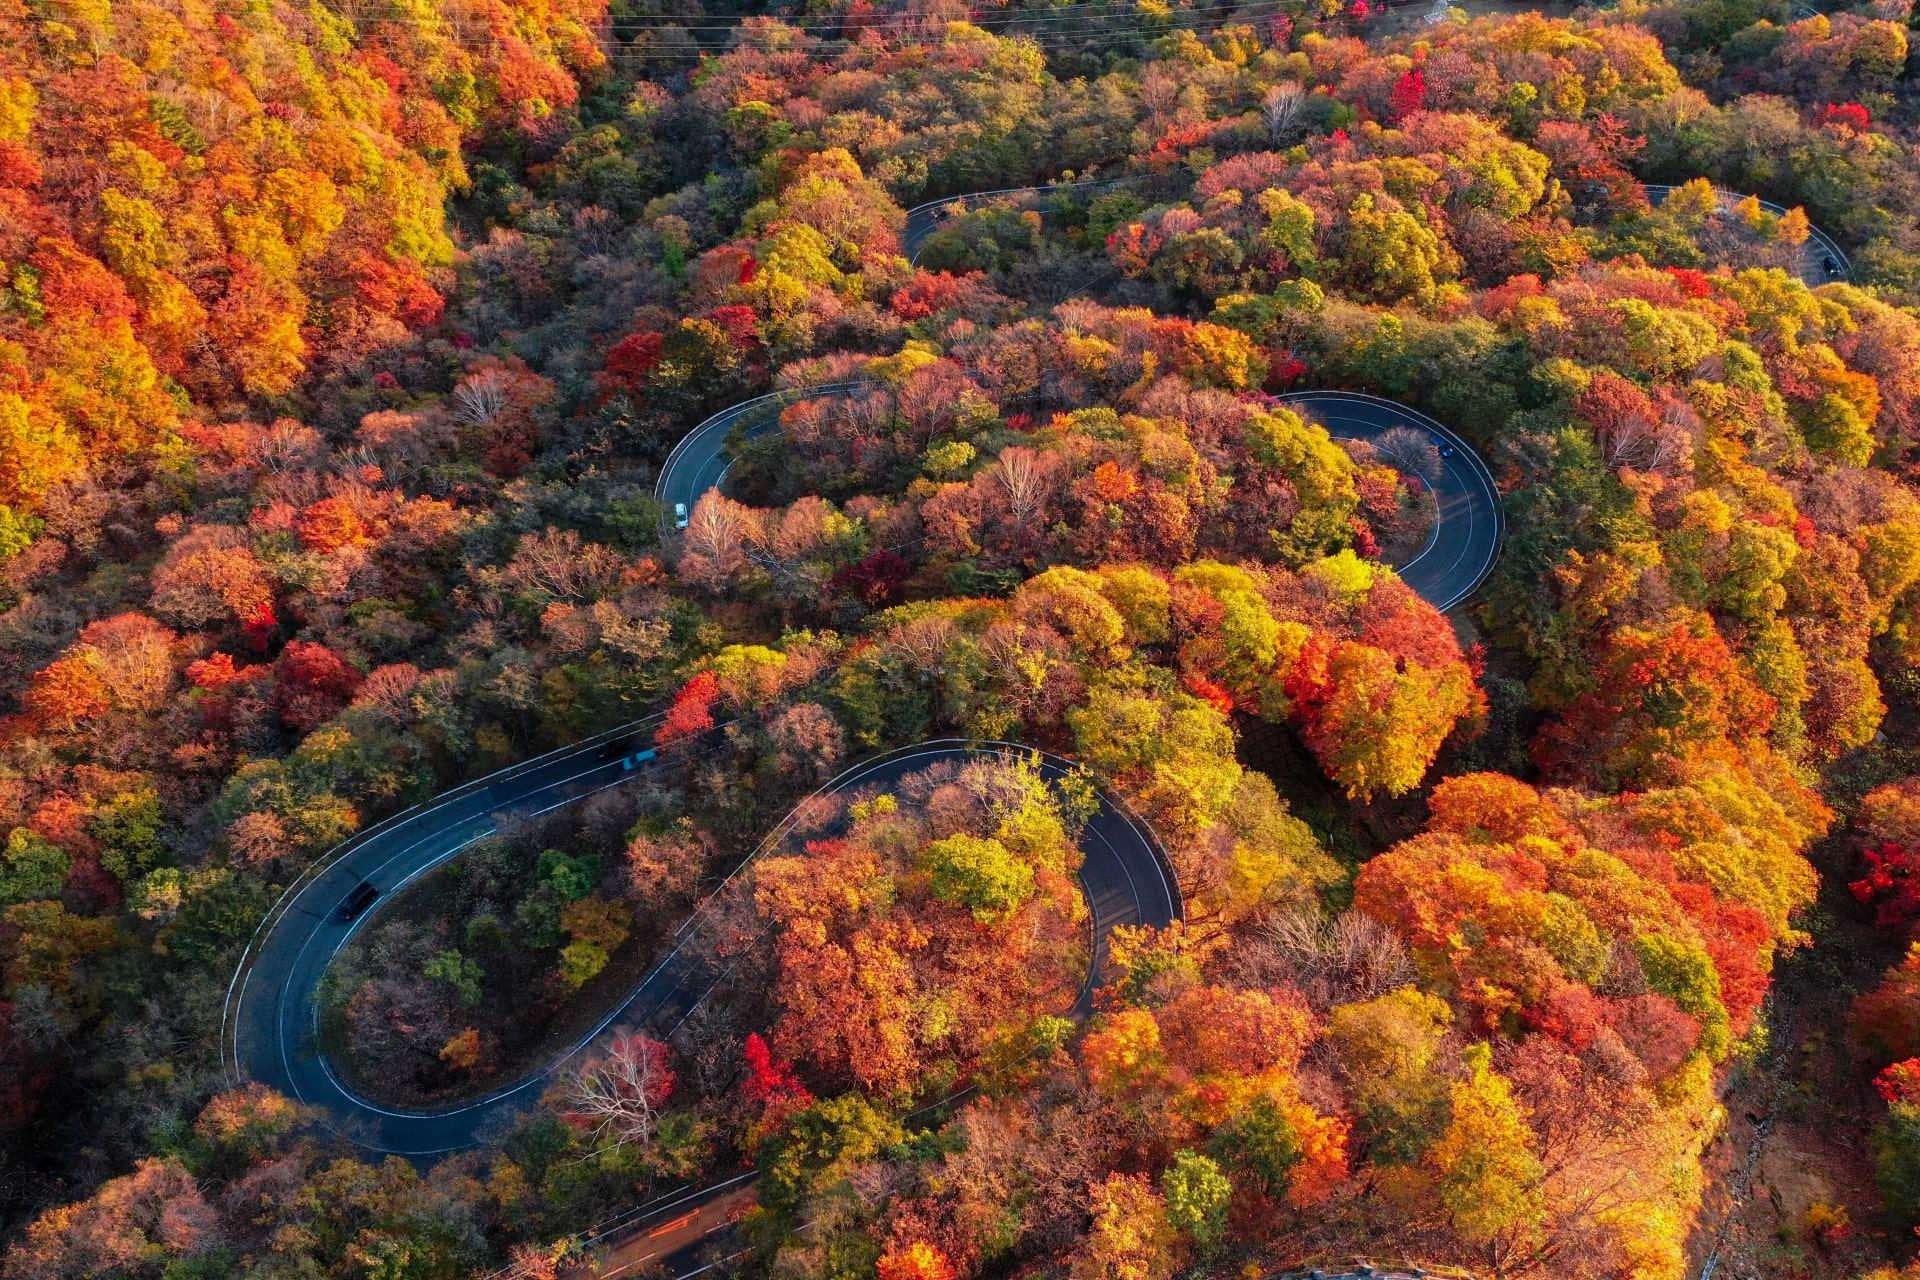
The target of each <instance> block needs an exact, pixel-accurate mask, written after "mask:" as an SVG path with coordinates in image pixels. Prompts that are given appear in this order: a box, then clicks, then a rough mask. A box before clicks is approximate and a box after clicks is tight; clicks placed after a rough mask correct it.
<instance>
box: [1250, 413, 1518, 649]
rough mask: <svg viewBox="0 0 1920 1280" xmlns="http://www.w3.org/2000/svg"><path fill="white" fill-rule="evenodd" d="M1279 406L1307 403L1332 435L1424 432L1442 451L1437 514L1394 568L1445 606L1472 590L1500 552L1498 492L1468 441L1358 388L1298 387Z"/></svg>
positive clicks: (1369, 437) (1373, 437) (1368, 437)
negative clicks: (1420, 543) (1414, 549)
mask: <svg viewBox="0 0 1920 1280" xmlns="http://www.w3.org/2000/svg"><path fill="white" fill-rule="evenodd" d="M1280 400H1281V402H1282V403H1283V404H1286V405H1288V406H1289V407H1291V408H1294V409H1305V410H1306V411H1307V416H1308V417H1309V418H1312V419H1313V420H1315V421H1317V422H1319V423H1320V425H1321V426H1323V427H1325V428H1326V429H1327V434H1328V435H1330V436H1332V437H1333V438H1334V439H1335V440H1364V441H1366V442H1367V443H1369V444H1374V443H1377V442H1378V441H1379V439H1380V437H1381V436H1383V435H1385V434H1386V433H1387V432H1389V431H1392V430H1394V429H1395V428H1397V427H1406V428H1411V429H1412V430H1415V431H1418V432H1420V433H1421V434H1422V435H1424V436H1426V437H1427V439H1428V440H1429V441H1431V442H1433V443H1434V444H1435V445H1437V446H1438V447H1439V450H1440V478H1439V479H1438V480H1436V481H1435V482H1434V484H1433V496H1434V499H1435V500H1436V501H1437V502H1438V504H1439V509H1440V510H1439V518H1438V519H1437V520H1436V521H1435V522H1434V526H1433V532H1432V533H1430V534H1429V535H1428V536H1427V545H1426V546H1424V547H1423V548H1421V549H1420V551H1419V553H1418V554H1416V555H1415V556H1414V557H1413V558H1412V559H1411V560H1409V561H1407V562H1406V563H1405V564H1403V565H1400V566H1398V567H1397V569H1396V570H1395V572H1397V573H1398V574H1399V575H1400V580H1401V581H1402V582H1405V583H1406V584H1407V585H1408V586H1409V587H1412V588H1413V590H1414V592H1415V593H1416V594H1418V595H1419V596H1420V598H1421V599H1423V600H1425V601H1426V602H1427V603H1429V604H1431V605H1432V606H1433V607H1434V608H1436V609H1439V610H1441V611H1442V612H1444V611H1446V610H1448V609H1451V608H1453V607H1454V606H1455V605H1457V604H1459V603H1460V602H1461V601H1462V600H1465V599H1466V598H1467V597H1468V596H1470V595H1472V594H1473V592H1474V589H1475V588H1477V587H1478V586H1479V585H1480V583H1481V582H1482V581H1484V580H1485V578H1486V576H1487V574H1489V573H1490V572H1492V571H1493V565H1494V561H1495V560H1497V559H1498V558H1499V556H1500V533H1501V530H1502V528H1503V523H1502V518H1501V514H1500V490H1499V489H1498V488H1497V487H1496V486H1495V485H1494V482H1493V473H1492V472H1491V471H1489V470H1487V464H1486V463H1485V462H1483V461H1481V459H1480V455H1479V454H1478V453H1476V452H1474V449H1473V446H1471V445H1469V444H1468V443H1467V442H1466V441H1465V440H1462V439H1461V438H1460V437H1459V436H1457V435H1455V434H1454V433H1453V432H1452V431H1451V430H1449V429H1448V428H1447V427H1446V426H1444V425H1442V424H1441V423H1440V422H1438V421H1436V420H1435V419H1433V418H1430V417H1428V416H1427V415H1426V414H1424V413H1421V412H1420V411H1419V410H1418V409H1410V408H1408V407H1407V406H1406V405H1403V404H1400V403H1399V402H1397V401H1394V400H1384V399H1382V398H1380V397H1379V396H1370V395H1365V394H1362V393H1361V392H1358V391H1295V392H1292V393H1291V394H1288V395H1284V396H1281V397H1280Z"/></svg>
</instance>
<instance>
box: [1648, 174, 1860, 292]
mask: <svg viewBox="0 0 1920 1280" xmlns="http://www.w3.org/2000/svg"><path fill="white" fill-rule="evenodd" d="M1640 189H1641V190H1642V191H1645V192H1646V193H1647V199H1648V200H1649V201H1650V202H1652V203H1653V204H1655V205H1658V204H1661V203H1663V202H1664V201H1665V200H1666V198H1667V197H1668V196H1670V195H1672V194H1673V193H1674V191H1675V190H1676V188H1674V187H1670V186H1661V185H1658V184H1654V183H1642V184H1641V187H1640ZM1713 194H1714V195H1716V196H1718V197H1719V209H1720V212H1722V213H1728V214H1730V213H1732V212H1733V211H1734V210H1735V209H1736V208H1738V207H1739V206H1740V204H1741V203H1742V202H1743V201H1745V200H1746V199H1747V197H1746V196H1743V195H1741V194H1740V193H1739V192H1738V191H1728V190H1727V189H1726V188H1724V187H1715V188H1714V189H1713ZM1754 198H1755V199H1756V200H1758V199H1759V197H1757V196H1756V197H1754ZM1760 207H1761V208H1762V209H1765V210H1766V211H1767V212H1768V213H1770V214H1772V215H1773V216H1774V217H1776V218H1778V217H1781V216H1782V215H1784V214H1785V213H1786V212H1787V210H1786V208H1785V207H1784V206H1782V205H1777V204H1775V203H1774V202H1773V201H1771V200H1760ZM1798 274H1799V276H1800V279H1801V280H1802V281H1804V282H1805V283H1806V286H1807V287H1808V288H1809V289H1817V288H1819V287H1820V286H1821V285H1823V284H1833V283H1834V282H1835V281H1841V282H1850V281H1852V279H1853V260H1852V259H1851V258H1849V257H1847V251H1846V250H1845V249H1842V248H1841V247H1840V242H1839V241H1837V240H1835V239H1834V238H1833V237H1832V236H1830V235H1828V234H1827V233H1826V232H1824V231H1822V230H1821V229H1820V228H1818V227H1816V226H1812V225H1811V224H1809V225H1808V227H1807V242H1806V243H1805V244H1803V245H1801V246H1800V265H1799V270H1798Z"/></svg>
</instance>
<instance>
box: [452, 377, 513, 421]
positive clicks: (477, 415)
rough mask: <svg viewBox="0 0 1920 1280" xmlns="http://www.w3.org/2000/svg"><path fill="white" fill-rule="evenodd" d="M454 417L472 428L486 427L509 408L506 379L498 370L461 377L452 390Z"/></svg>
mask: <svg viewBox="0 0 1920 1280" xmlns="http://www.w3.org/2000/svg"><path fill="white" fill-rule="evenodd" d="M453 406H454V408H453V416H454V417H456V418H458V419H459V420H460V421H462V422H464V423H466V424H468V425H469V426H475V427H484V426H486V425H487V424H488V423H489V422H492V421H493V420H494V419H495V418H497V417H499V416H500V415H501V413H502V412H503V411H505V409H506V407H507V379H506V375H505V374H503V373H501V372H500V371H499V370H498V369H483V370H481V371H480V372H479V373H476V374H474V375H473V376H472V377H469V378H462V379H461V380H460V385H459V386H457V387H455V388H454V389H453Z"/></svg>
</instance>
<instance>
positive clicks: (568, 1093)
mask: <svg viewBox="0 0 1920 1280" xmlns="http://www.w3.org/2000/svg"><path fill="white" fill-rule="evenodd" d="M672 1092H673V1071H672V1069H671V1068H669V1067H668V1066H667V1046H665V1045H664V1044H661V1043H660V1042H659V1041H658V1040H654V1039H650V1038H649V1037H647V1036H643V1035H616V1036H615V1037H614V1038H613V1041H612V1042H611V1043H610V1044H608V1046H607V1051H606V1052H605V1053H603V1054H601V1055H599V1056H597V1057H594V1058H589V1059H588V1060H587V1061H586V1062H584V1063H582V1064H581V1065H580V1066H579V1067H578V1068H576V1069H575V1070H573V1071H571V1072H569V1073H568V1074H567V1076H566V1078H565V1080H563V1081H562V1083H561V1093H562V1096H563V1098H564V1102H565V1106H566V1114H567V1118H568V1119H569V1120H571V1121H572V1122H573V1123H574V1124H576V1125H577V1126H579V1127H581V1128H583V1129H586V1130H587V1131H588V1132H589V1133H591V1134H593V1136H594V1137H596V1138H599V1139H601V1140H603V1141H607V1142H610V1143H611V1144H612V1145H614V1146H616V1147H618V1146H625V1145H627V1144H628V1143H635V1144H638V1145H639V1146H641V1147H647V1146H651V1145H652V1144H653V1138H654V1134H655V1133H656V1132H657V1130H658V1129H659V1126H660V1113H661V1109H662V1108H663V1107H664V1106H665V1105H666V1101H667V1097H668V1096H669V1095H670V1094H671V1093H672Z"/></svg>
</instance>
